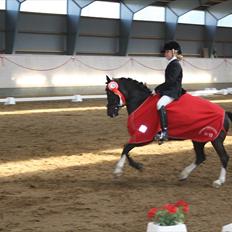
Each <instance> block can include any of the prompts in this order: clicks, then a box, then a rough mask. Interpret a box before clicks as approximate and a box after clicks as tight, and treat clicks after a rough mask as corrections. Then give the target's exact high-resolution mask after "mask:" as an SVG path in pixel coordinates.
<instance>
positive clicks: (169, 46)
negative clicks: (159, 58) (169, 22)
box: [162, 41, 182, 54]
mask: <svg viewBox="0 0 232 232" xmlns="http://www.w3.org/2000/svg"><path fill="white" fill-rule="evenodd" d="M172 49H174V50H176V51H177V53H178V54H182V51H181V47H180V45H179V44H178V43H177V42H176V41H169V42H167V43H165V44H164V47H163V50H162V52H165V51H167V50H172Z"/></svg>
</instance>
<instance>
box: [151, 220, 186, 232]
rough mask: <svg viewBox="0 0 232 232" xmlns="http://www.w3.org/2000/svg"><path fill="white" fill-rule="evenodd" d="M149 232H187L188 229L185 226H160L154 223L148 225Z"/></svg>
mask: <svg viewBox="0 0 232 232" xmlns="http://www.w3.org/2000/svg"><path fill="white" fill-rule="evenodd" d="M147 232H187V227H186V225H185V224H178V225H173V226H160V225H157V224H154V223H153V222H149V223H148V225H147Z"/></svg>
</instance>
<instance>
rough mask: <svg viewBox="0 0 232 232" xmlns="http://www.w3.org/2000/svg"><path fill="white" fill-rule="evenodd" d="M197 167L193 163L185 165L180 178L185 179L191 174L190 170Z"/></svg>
mask: <svg viewBox="0 0 232 232" xmlns="http://www.w3.org/2000/svg"><path fill="white" fill-rule="evenodd" d="M196 167H197V165H196V164H195V163H192V164H190V165H189V166H187V167H186V168H185V169H184V170H183V171H182V172H181V173H180V178H179V179H180V180H185V179H187V178H188V176H189V175H190V174H191V172H192V171H193V170H194V169H195V168H196Z"/></svg>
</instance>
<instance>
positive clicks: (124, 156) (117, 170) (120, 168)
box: [114, 143, 143, 176]
mask: <svg viewBox="0 0 232 232" xmlns="http://www.w3.org/2000/svg"><path fill="white" fill-rule="evenodd" d="M136 146H138V145H137V144H130V143H129V144H126V145H125V146H124V148H123V151H122V154H121V158H120V160H119V161H118V162H117V164H116V167H115V169H114V174H115V175H117V176H120V175H121V174H122V173H123V167H124V165H125V161H126V159H127V160H128V163H129V165H130V166H131V167H133V168H136V169H138V170H141V169H142V168H143V165H142V164H141V163H138V162H135V161H134V160H133V159H132V158H131V157H130V156H129V152H130V151H131V150H132V149H133V148H134V147H136Z"/></svg>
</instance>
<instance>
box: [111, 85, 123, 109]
mask: <svg viewBox="0 0 232 232" xmlns="http://www.w3.org/2000/svg"><path fill="white" fill-rule="evenodd" d="M107 88H108V89H109V90H110V91H112V92H113V93H114V94H116V95H117V96H118V97H119V99H120V104H119V106H120V107H123V106H125V105H126V98H125V96H124V95H123V93H122V92H121V91H120V90H119V85H118V83H117V82H116V81H110V82H109V83H108V84H107Z"/></svg>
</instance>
